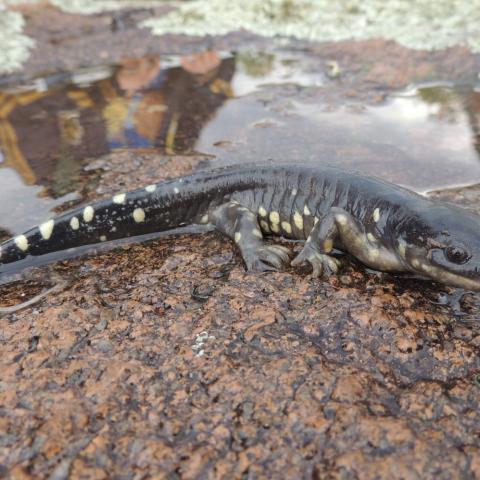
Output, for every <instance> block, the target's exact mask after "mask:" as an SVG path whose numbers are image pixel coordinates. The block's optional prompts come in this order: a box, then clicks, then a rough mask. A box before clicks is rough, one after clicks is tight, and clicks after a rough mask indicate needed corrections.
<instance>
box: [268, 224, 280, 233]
mask: <svg viewBox="0 0 480 480" xmlns="http://www.w3.org/2000/svg"><path fill="white" fill-rule="evenodd" d="M270 228H271V229H272V232H274V233H278V232H280V227H279V226H278V223H272V225H271V227H270Z"/></svg>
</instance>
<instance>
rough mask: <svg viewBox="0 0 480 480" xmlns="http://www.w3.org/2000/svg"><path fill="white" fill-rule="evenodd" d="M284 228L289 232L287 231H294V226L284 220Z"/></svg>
mask: <svg viewBox="0 0 480 480" xmlns="http://www.w3.org/2000/svg"><path fill="white" fill-rule="evenodd" d="M282 228H283V229H284V230H285V231H286V232H287V233H292V226H291V225H290V224H289V223H288V222H282Z"/></svg>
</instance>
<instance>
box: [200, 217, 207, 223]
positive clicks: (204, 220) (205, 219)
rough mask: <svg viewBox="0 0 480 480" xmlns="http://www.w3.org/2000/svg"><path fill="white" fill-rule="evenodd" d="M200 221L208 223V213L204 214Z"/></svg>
mask: <svg viewBox="0 0 480 480" xmlns="http://www.w3.org/2000/svg"><path fill="white" fill-rule="evenodd" d="M200 223H208V215H204V216H203V217H202V218H201V219H200Z"/></svg>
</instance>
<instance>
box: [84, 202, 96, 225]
mask: <svg viewBox="0 0 480 480" xmlns="http://www.w3.org/2000/svg"><path fill="white" fill-rule="evenodd" d="M94 215H95V210H94V209H93V207H91V206H90V205H89V206H88V207H85V208H84V209H83V219H84V220H85V221H86V222H87V223H88V222H91V221H92V220H93V216H94Z"/></svg>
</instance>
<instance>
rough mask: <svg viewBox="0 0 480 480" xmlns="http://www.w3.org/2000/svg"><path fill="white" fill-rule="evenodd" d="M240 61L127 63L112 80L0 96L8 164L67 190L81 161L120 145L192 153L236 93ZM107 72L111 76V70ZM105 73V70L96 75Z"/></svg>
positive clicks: (56, 190)
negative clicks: (232, 83)
mask: <svg viewBox="0 0 480 480" xmlns="http://www.w3.org/2000/svg"><path fill="white" fill-rule="evenodd" d="M234 68H235V63H234V60H233V58H226V59H221V58H220V56H219V55H218V54H217V53H215V52H203V53H201V54H198V55H194V56H190V57H182V58H181V59H180V65H179V66H177V67H170V66H169V68H162V62H161V59H160V58H159V57H150V58H143V59H138V60H126V61H124V62H123V63H122V64H121V65H119V66H118V68H116V69H115V70H114V72H113V75H111V76H108V77H107V78H104V79H101V80H99V81H96V82H93V83H91V84H90V85H86V86H85V85H81V84H79V83H78V82H79V81H82V82H85V80H86V75H83V76H82V77H79V78H78V77H77V78H75V76H72V77H71V78H70V79H69V81H70V83H68V84H67V85H65V86H62V87H61V88H53V89H48V90H46V91H27V92H22V93H16V94H15V93H11V92H8V93H0V145H1V149H2V152H3V157H4V166H10V167H12V168H14V169H15V170H17V171H18V172H19V173H20V175H21V176H22V177H23V179H24V181H25V182H26V183H27V184H42V185H48V186H49V187H50V188H51V192H52V194H53V195H54V196H57V195H60V194H63V193H65V192H66V191H68V189H69V188H71V187H72V185H71V184H70V183H69V182H70V181H71V180H72V178H74V176H75V174H76V173H77V172H78V170H79V168H80V165H81V163H80V160H83V159H85V158H87V157H98V156H101V155H103V154H105V153H107V152H109V151H110V150H112V149H114V148H150V147H158V148H162V149H164V150H165V151H166V152H167V153H173V152H175V151H182V152H185V151H189V150H191V149H192V147H193V145H194V143H195V140H196V138H197V137H198V134H199V132H200V131H201V129H202V128H203V126H204V125H205V122H206V121H207V120H208V119H209V118H210V117H211V115H212V113H213V112H214V111H215V110H216V109H217V108H218V107H219V106H220V105H222V103H223V102H225V100H226V99H227V98H229V97H231V96H232V89H231V86H230V81H231V79H232V76H233V73H234ZM107 72H108V71H107ZM94 73H95V74H98V71H97V70H95V71H94Z"/></svg>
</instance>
